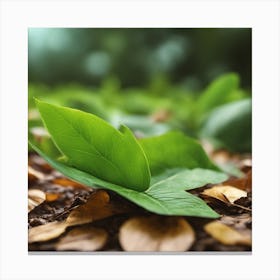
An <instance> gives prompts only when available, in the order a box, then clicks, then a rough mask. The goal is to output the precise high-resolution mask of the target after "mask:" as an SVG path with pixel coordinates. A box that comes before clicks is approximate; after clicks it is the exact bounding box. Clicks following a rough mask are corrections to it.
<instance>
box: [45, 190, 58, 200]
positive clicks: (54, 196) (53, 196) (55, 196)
mask: <svg viewBox="0 0 280 280" xmlns="http://www.w3.org/2000/svg"><path fill="white" fill-rule="evenodd" d="M60 197H61V194H59V193H49V192H48V193H46V201H48V202H53V201H56V200H58V199H59V198H60Z"/></svg>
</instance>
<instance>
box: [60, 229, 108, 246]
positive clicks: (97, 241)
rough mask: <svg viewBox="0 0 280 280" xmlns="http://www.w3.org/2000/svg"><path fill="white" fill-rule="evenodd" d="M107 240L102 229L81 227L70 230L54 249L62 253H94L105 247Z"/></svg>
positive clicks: (105, 233) (106, 235)
mask: <svg viewBox="0 0 280 280" xmlns="http://www.w3.org/2000/svg"><path fill="white" fill-rule="evenodd" d="M107 239H108V234H107V232H106V231H105V230H104V229H100V228H94V227H92V226H82V227H78V228H74V229H72V230H70V231H69V232H68V233H67V235H66V236H64V237H62V238H60V240H59V242H58V243H57V244H56V246H55V248H56V250H63V251H64V250H70V251H96V250H98V249H101V248H102V247H103V246H104V245H105V243H106V241H107Z"/></svg>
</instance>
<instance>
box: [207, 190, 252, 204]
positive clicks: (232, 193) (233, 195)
mask: <svg viewBox="0 0 280 280" xmlns="http://www.w3.org/2000/svg"><path fill="white" fill-rule="evenodd" d="M201 194H202V195H206V196H210V197H213V198H215V199H218V200H220V201H223V202H225V203H231V204H233V203H234V202H235V201H236V200H238V199H240V198H241V197H246V196H247V192H245V191H243V190H240V189H238V188H235V187H232V186H213V187H211V188H209V189H206V190H204V191H203V192H202V193H201Z"/></svg>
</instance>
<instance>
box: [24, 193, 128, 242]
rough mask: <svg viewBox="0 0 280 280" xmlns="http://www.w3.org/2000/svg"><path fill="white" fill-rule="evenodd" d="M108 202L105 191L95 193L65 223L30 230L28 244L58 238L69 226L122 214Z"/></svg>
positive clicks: (120, 210) (50, 224) (121, 211)
mask: <svg viewBox="0 0 280 280" xmlns="http://www.w3.org/2000/svg"><path fill="white" fill-rule="evenodd" d="M109 201H110V197H109V195H108V193H107V192H106V191H103V190H98V191H96V192H95V193H93V194H92V195H91V196H90V198H89V199H88V200H87V202H86V203H85V204H83V205H81V206H78V207H77V208H75V209H74V210H72V211H71V213H70V214H69V216H68V217H67V219H66V220H65V221H62V222H51V223H48V224H45V225H40V226H37V227H34V228H31V229H30V230H29V243H33V242H43V241H47V240H51V239H54V238H57V237H58V236H60V235H61V234H62V233H63V232H64V231H65V229H66V228H67V227H69V226H75V225H82V224H87V223H91V222H93V221H97V220H101V219H104V218H106V217H109V216H112V215H115V214H118V213H123V212H124V210H123V209H121V208H120V207H115V206H113V205H112V204H110V203H109Z"/></svg>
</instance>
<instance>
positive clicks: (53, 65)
mask: <svg viewBox="0 0 280 280" xmlns="http://www.w3.org/2000/svg"><path fill="white" fill-rule="evenodd" d="M28 54H29V55H28V65H29V82H32V83H45V84H49V85H57V84H65V83H69V82H71V83H72V82H75V83H79V84H84V85H90V86H92V85H95V86H100V85H101V84H102V82H103V81H104V79H108V77H110V76H117V77H118V79H119V81H120V83H121V85H122V87H143V86H144V87H146V86H147V84H148V83H151V82H152V81H153V80H155V79H156V77H158V76H165V77H167V78H168V79H169V81H170V82H171V83H172V84H174V83H176V84H181V85H185V86H186V87H188V88H190V89H192V90H202V88H203V87H205V86H206V85H207V84H208V83H210V82H211V81H212V80H213V79H214V78H215V77H217V76H219V75H221V74H223V73H226V72H237V73H239V75H240V77H241V81H242V87H245V88H248V89H249V90H250V87H251V62H252V61H251V56H252V53H251V29H250V28H30V29H29V32H28ZM154 83H155V84H154V86H155V87H157V82H154Z"/></svg>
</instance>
